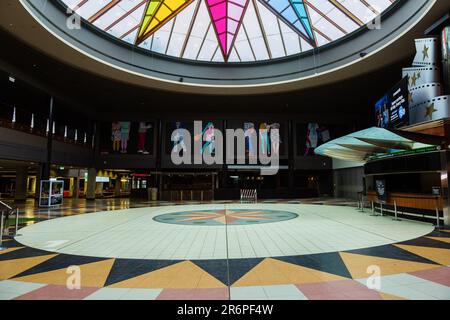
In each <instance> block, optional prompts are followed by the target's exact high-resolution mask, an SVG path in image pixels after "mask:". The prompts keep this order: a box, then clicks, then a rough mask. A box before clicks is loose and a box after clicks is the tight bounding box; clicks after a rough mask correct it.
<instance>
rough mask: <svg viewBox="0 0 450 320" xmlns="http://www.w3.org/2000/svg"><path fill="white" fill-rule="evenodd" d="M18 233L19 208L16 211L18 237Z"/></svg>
mask: <svg viewBox="0 0 450 320" xmlns="http://www.w3.org/2000/svg"><path fill="white" fill-rule="evenodd" d="M17 231H19V208H17V209H16V234H15V235H14V236H17Z"/></svg>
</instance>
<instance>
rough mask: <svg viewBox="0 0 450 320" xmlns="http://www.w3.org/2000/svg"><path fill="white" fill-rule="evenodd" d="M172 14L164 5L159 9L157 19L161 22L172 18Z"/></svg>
mask: <svg viewBox="0 0 450 320" xmlns="http://www.w3.org/2000/svg"><path fill="white" fill-rule="evenodd" d="M171 13H172V11H170V10H169V8H167V7H166V6H165V5H162V6H161V7H160V8H159V10H158V12H156V14H155V18H156V19H158V20H159V21H163V20H164V19H166V18H167V17H168V16H170V14H171Z"/></svg>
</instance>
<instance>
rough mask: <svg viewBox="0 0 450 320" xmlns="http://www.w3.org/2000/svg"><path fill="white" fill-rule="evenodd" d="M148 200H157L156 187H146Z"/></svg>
mask: <svg viewBox="0 0 450 320" xmlns="http://www.w3.org/2000/svg"><path fill="white" fill-rule="evenodd" d="M148 200H150V201H156V200H158V188H148Z"/></svg>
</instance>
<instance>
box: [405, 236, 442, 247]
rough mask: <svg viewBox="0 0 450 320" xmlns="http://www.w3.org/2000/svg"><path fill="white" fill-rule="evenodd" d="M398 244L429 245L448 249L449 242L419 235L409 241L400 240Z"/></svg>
mask: <svg viewBox="0 0 450 320" xmlns="http://www.w3.org/2000/svg"><path fill="white" fill-rule="evenodd" d="M400 244H406V245H409V246H419V247H430V248H440V249H450V243H447V242H443V241H438V240H433V239H429V238H426V237H421V238H417V239H413V240H409V241H404V242H401V243H400Z"/></svg>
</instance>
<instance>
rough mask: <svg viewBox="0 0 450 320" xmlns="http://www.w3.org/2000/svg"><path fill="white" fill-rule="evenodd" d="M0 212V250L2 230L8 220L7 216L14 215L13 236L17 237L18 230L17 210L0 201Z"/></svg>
mask: <svg viewBox="0 0 450 320" xmlns="http://www.w3.org/2000/svg"><path fill="white" fill-rule="evenodd" d="M0 211H1V220H2V221H1V223H0V224H1V226H0V228H1V230H0V248H1V244H2V242H3V239H2V238H3V228H4V226H5V225H6V220H7V219H9V216H10V215H12V214H14V213H15V214H16V223H15V229H14V235H15V236H17V231H18V229H19V208H13V207H11V206H10V205H8V204H6V203H5V202H3V201H0ZM5 211H6V215H4V212H5Z"/></svg>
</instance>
